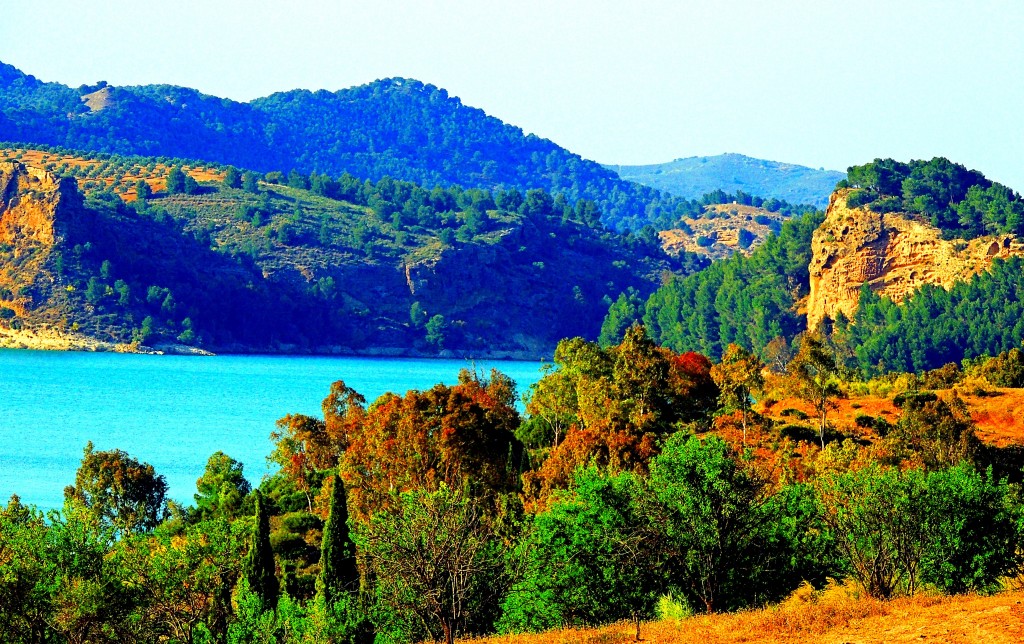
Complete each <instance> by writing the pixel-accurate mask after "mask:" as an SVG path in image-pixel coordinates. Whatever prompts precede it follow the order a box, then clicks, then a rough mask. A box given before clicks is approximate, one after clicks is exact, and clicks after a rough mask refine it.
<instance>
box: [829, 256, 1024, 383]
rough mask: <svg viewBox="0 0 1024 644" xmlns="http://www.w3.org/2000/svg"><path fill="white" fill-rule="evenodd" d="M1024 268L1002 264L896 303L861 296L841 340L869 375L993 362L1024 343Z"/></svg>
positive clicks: (841, 325) (1015, 260) (839, 328)
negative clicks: (974, 361) (992, 358)
mask: <svg viewBox="0 0 1024 644" xmlns="http://www.w3.org/2000/svg"><path fill="white" fill-rule="evenodd" d="M1022 302H1024V261H1022V259H1021V258H1019V257H1012V258H1010V259H1008V260H1005V261H1004V260H996V261H995V262H994V263H993V265H992V268H991V270H989V271H986V272H984V273H981V274H979V275H976V276H975V277H974V278H972V279H971V280H970V281H968V282H960V283H958V284H955V285H954V286H953V288H951V289H950V290H948V291H947V290H945V289H943V288H941V287H936V286H926V287H924V288H922V289H921V290H919V291H918V292H916V293H914V294H913V295H911V296H910V297H909V298H907V299H906V300H905V301H904V302H903V303H902V304H899V305H897V304H895V303H893V302H892V301H891V300H889V299H887V298H881V297H879V296H878V295H877V294H875V293H873V292H871V290H870V289H863V290H862V291H861V296H860V302H859V304H858V309H857V313H856V314H855V315H854V316H853V319H852V320H846V319H845V318H842V319H840V320H837V321H836V324H835V335H836V337H837V338H838V339H841V341H842V342H843V343H844V344H845V345H847V346H849V347H851V350H852V353H853V355H854V356H855V357H856V363H857V366H858V367H859V368H860V369H862V370H863V371H864V372H865V373H869V374H870V373H882V372H887V371H924V370H928V369H937V368H939V367H942V366H943V365H946V364H949V363H953V364H960V363H961V362H963V361H964V360H965V359H969V358H977V357H979V356H992V355H996V354H998V353H1000V352H1004V351H1008V350H1010V349H1012V348H1014V347H1019V346H1020V345H1021V342H1022V341H1024V303H1022Z"/></svg>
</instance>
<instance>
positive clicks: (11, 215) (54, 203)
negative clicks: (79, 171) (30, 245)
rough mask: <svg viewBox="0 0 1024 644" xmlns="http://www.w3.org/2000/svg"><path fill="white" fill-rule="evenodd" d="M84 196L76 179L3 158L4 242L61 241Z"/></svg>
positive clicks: (0, 229)
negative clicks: (80, 193)
mask: <svg viewBox="0 0 1024 644" xmlns="http://www.w3.org/2000/svg"><path fill="white" fill-rule="evenodd" d="M80 204H81V197H80V195H79V192H78V188H77V185H76V182H75V180H74V179H70V178H58V177H57V176H56V175H54V174H53V173H51V172H47V171H46V170H43V169H41V168H36V167H32V166H26V165H24V164H21V163H18V162H17V161H5V162H0V243H4V244H11V245H13V246H15V248H16V249H17V247H18V246H20V245H22V244H24V243H25V242H35V243H37V244H40V245H43V246H53V245H55V244H59V243H60V242H62V241H63V240H64V238H65V236H66V235H67V234H68V229H69V227H70V226H71V225H72V223H73V220H74V211H76V210H77V209H78V207H79V206H80Z"/></svg>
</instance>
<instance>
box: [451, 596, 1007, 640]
mask: <svg viewBox="0 0 1024 644" xmlns="http://www.w3.org/2000/svg"><path fill="white" fill-rule="evenodd" d="M1022 602H1024V592H1021V591H1012V592H1005V593H1000V594H998V595H992V596H978V595H961V596H955V597H946V596H938V595H925V594H921V595H917V596H914V597H906V598H901V599H895V600H892V601H889V602H881V601H877V600H874V599H871V598H869V597H866V596H864V595H862V594H861V593H859V592H858V591H857V589H856V588H855V587H853V586H851V585H836V584H833V585H831V586H830V587H828V588H826V589H824V590H822V591H814V590H813V589H811V588H810V587H809V586H807V585H805V586H802V587H801V588H799V589H797V590H796V591H795V592H794V593H793V594H792V595H791V596H790V597H789V598H788V599H787V600H786V601H784V602H782V603H781V604H778V605H776V606H770V607H767V608H763V609H758V610H746V611H741V612H738V613H729V614H722V615H700V616H696V617H690V618H685V619H665V620H660V621H655V622H647V623H644V624H643V625H642V627H641V630H640V633H641V635H640V636H641V639H642V641H644V642H652V643H659V644H726V643H730V644H731V643H736V642H761V643H765V644H795V643H797V642H821V643H826V642H828V643H830V644H831V643H840V642H851V643H852V642H858V643H861V642H864V643H867V642H872V643H874V642H879V643H881V642H911V641H913V642H928V641H931V642H959V643H967V642H971V643H973V642H979V643H980V642H991V643H993V644H1004V643H1009V642H1020V641H1024V603H1022ZM633 632H634V631H633V625H632V623H626V622H623V623H619V624H612V625H610V626H604V627H601V628H576V629H564V630H559V631H550V632H547V633H537V634H523V635H506V636H494V637H487V638H481V639H474V640H463V641H465V642H474V643H475V644H568V643H570V642H573V643H579V644H612V643H620V642H621V643H625V642H633V641H635V640H634V638H633Z"/></svg>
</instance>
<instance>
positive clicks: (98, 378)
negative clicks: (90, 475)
mask: <svg viewBox="0 0 1024 644" xmlns="http://www.w3.org/2000/svg"><path fill="white" fill-rule="evenodd" d="M474 367H475V369H476V371H477V373H479V374H481V375H482V376H483V377H487V375H488V374H489V373H490V370H491V368H495V369H498V370H499V371H501V372H503V373H505V374H507V375H509V376H510V377H512V379H513V380H515V381H516V383H517V384H518V392H519V394H520V395H522V394H523V393H524V392H525V391H527V390H528V388H529V386H530V385H531V384H532V383H534V382H536V381H537V380H538V379H539V378H540V376H541V373H540V363H537V362H513V361H482V362H481V361H477V362H475V363H471V362H469V361H467V360H428V359H412V358H355V357H343V358H342V357H309V356H248V355H247V356H234V355H232V356H212V357H210V356H151V355H136V354H119V353H83V352H60V351H25V350H0V504H4V505H6V503H7V499H8V498H9V497H10V496H11V494H18V496H20V497H21V500H22V503H25V504H32V505H36V506H38V507H39V508H40V509H44V510H46V509H52V508H59V507H61V505H62V504H63V494H64V486H66V485H72V484H74V482H75V471H76V470H77V469H78V466H79V464H80V463H81V460H82V450H83V449H84V448H85V445H86V443H87V442H88V441H92V442H93V444H94V445H95V448H96V449H97V450H109V449H115V448H116V449H121V450H124V451H125V452H127V453H128V454H129V455H131V456H132V457H134V458H136V459H138V460H139V461H142V462H146V463H150V464H152V465H153V467H154V468H155V469H156V472H157V474H162V475H163V476H165V477H166V478H167V483H168V485H169V486H170V490H169V492H168V496H169V497H170V498H172V499H174V500H175V501H178V502H179V503H181V504H183V505H193V504H194V499H193V494H195V482H196V479H197V478H199V476H200V475H201V474H202V473H203V470H204V468H205V466H206V460H207V459H208V458H209V456H210V455H211V454H213V453H214V452H216V451H217V450H220V451H223V452H224V453H226V454H228V455H229V456H231V457H232V458H234V459H236V460H238V461H241V462H242V463H243V464H244V466H245V470H244V472H245V477H246V478H247V479H248V480H249V482H250V483H252V484H253V485H254V486H255V485H258V484H259V482H260V480H261V479H262V478H263V477H264V476H265V475H267V474H269V473H270V471H271V470H270V468H269V467H268V465H267V462H266V457H267V455H268V454H269V453H270V452H271V450H272V444H271V442H270V438H269V436H270V432H271V431H273V430H274V422H275V421H276V420H277V419H278V418H281V417H283V416H284V415H286V414H289V413H301V414H307V415H310V416H316V417H322V414H321V411H320V403H321V401H322V400H323V399H324V397H325V396H327V393H328V389H329V388H330V385H331V383H332V382H334V381H335V380H344V381H345V383H346V384H347V385H348V386H350V387H352V388H353V389H355V390H356V391H358V392H359V393H361V394H362V395H363V396H364V397H365V398H366V400H367V404H368V405H369V404H370V403H372V402H373V401H374V400H375V399H376V398H377V397H378V396H380V395H381V394H383V393H385V392H387V391H394V392H396V393H399V394H403V393H405V392H406V391H407V390H409V389H428V388H430V387H432V386H433V385H435V384H437V383H440V382H443V383H445V384H455V383H456V382H457V381H458V374H459V370H460V369H463V368H469V369H473V368H474ZM274 467H276V466H274Z"/></svg>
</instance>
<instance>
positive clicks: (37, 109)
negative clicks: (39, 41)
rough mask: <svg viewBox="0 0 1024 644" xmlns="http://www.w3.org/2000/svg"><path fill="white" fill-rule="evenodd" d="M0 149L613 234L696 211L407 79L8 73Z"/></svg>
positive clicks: (2, 87)
mask: <svg viewBox="0 0 1024 644" xmlns="http://www.w3.org/2000/svg"><path fill="white" fill-rule="evenodd" d="M0 140H6V141H18V142H28V143H36V144H47V145H60V146H67V147H71V148H76V149H84V150H90V151H94V152H106V153H116V154H122V155H131V154H136V155H150V156H169V157H181V158H193V159H204V160H208V161H214V162H218V163H225V164H233V165H237V166H240V167H247V168H250V169H253V170H259V171H262V172H266V171H273V170H284V171H288V170H291V169H295V170H297V171H298V172H300V173H302V174H305V175H308V174H310V173H311V172H317V173H326V174H330V175H332V176H337V175H340V174H342V173H344V172H348V173H350V174H352V175H353V176H357V177H360V178H366V179H369V180H371V181H378V180H380V179H382V178H384V177H385V176H390V177H392V178H395V179H401V180H404V181H411V182H414V183H417V184H420V185H423V186H426V187H433V186H434V185H441V186H442V187H447V186H452V185H459V186H462V187H464V188H485V189H504V188H513V187H514V188H516V189H518V190H520V191H521V192H525V191H526V190H529V189H533V188H539V189H543V190H545V191H546V192H548V193H550V194H552V195H554V194H563V195H564V196H565V198H566V199H567V200H568V201H569V202H570V203H575V202H576V201H578V200H580V199H587V200H591V201H594V202H595V203H597V205H598V207H599V209H600V211H601V212H602V215H603V220H604V222H605V224H606V225H609V226H611V227H615V228H618V229H624V228H633V229H639V228H641V227H643V226H644V225H645V224H647V223H652V222H656V221H659V220H663V221H669V222H670V221H671V220H674V219H677V218H678V217H680V216H682V215H683V214H694V213H696V212H699V206H697V205H695V204H693V203H692V202H689V201H688V200H685V199H681V198H678V197H672V196H669V195H665V194H662V193H660V192H659V191H657V190H654V189H652V188H648V187H646V186H642V185H640V184H637V183H633V182H630V181H625V180H622V179H620V178H619V177H618V175H616V174H615V173H614V172H612V171H611V170H609V169H607V168H604V167H602V166H601V165H600V164H598V163H596V162H593V161H588V160H586V159H583V158H581V157H580V156H579V155H576V154H573V153H571V152H569V151H568V150H565V149H564V148H561V147H559V146H558V145H556V144H555V143H553V142H551V141H549V140H547V139H542V138H539V137H537V136H534V135H532V134H530V135H527V134H525V133H524V132H523V131H522V130H521V129H520V128H518V127H514V126H512V125H507V124H505V123H503V122H502V121H500V120H499V119H497V118H494V117H491V116H488V115H487V114H485V113H484V112H483V111H482V110H479V109H476V108H472V107H469V106H466V105H463V103H462V102H461V101H460V100H459V99H458V98H456V97H453V96H449V94H448V93H447V92H446V91H445V90H444V89H440V88H438V87H434V86H432V85H428V84H424V83H421V82H419V81H415V80H408V79H401V78H391V79H386V80H378V81H375V82H372V83H369V84H367V85H363V86H360V87H354V88H350V89H344V90H339V91H337V92H328V91H317V92H311V91H306V90H294V91H289V92H280V93H277V94H273V95H271V96H268V97H265V98H260V99H256V100H254V101H251V102H249V103H239V102H236V101H232V100H228V99H222V98H217V97H214V96H207V95H204V94H201V93H200V92H197V91H196V90H193V89H189V88H184V87H174V86H170V85H147V86H139V87H112V86H109V85H107V84H106V83H105V82H101V83H98V84H96V85H92V86H85V85H83V86H81V87H79V88H77V89H72V88H70V87H67V86H65V85H61V84H59V83H44V82H42V81H39V80H38V79H36V78H35V77H33V76H30V75H26V74H24V73H22V72H21V71H19V70H17V69H15V68H14V67H12V66H10V65H5V64H3V63H0ZM715 187H717V186H715Z"/></svg>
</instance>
